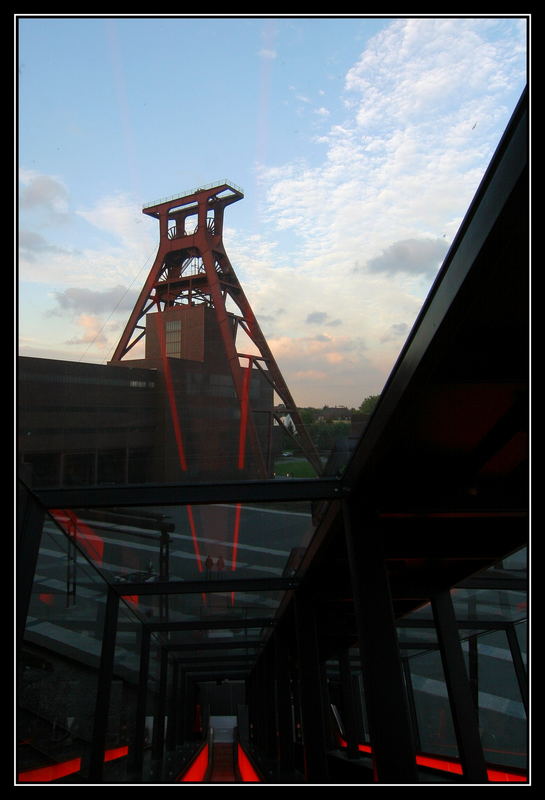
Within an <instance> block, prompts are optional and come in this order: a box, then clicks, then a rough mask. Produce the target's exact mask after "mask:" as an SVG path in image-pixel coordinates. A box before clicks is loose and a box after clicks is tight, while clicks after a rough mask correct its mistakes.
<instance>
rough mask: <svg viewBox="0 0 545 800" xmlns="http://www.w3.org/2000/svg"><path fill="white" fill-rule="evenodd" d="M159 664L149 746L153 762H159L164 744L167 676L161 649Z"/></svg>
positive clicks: (165, 661)
mask: <svg viewBox="0 0 545 800" xmlns="http://www.w3.org/2000/svg"><path fill="white" fill-rule="evenodd" d="M160 657H161V664H160V667H159V697H158V698H157V708H156V710H155V719H154V724H153V741H152V746H151V751H152V758H153V760H154V761H157V762H159V761H161V759H162V757H163V749H164V743H165V708H166V694H167V676H168V650H167V649H166V647H162V648H161V656H160Z"/></svg>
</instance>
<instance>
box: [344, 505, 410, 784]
mask: <svg viewBox="0 0 545 800" xmlns="http://www.w3.org/2000/svg"><path fill="white" fill-rule="evenodd" d="M343 513H344V523H345V538H346V548H347V554H348V562H349V569H350V578H351V583H352V596H353V603H354V612H355V617H356V627H357V633H358V639H359V652H360V658H361V673H362V678H363V685H364V691H365V704H366V712H367V719H368V723H369V731H370V737H371V746H372V748H373V773H374V780H375V782H376V783H393V784H401V783H418V775H417V771H416V767H415V759H416V746H415V740H414V731H413V728H412V720H411V716H410V707H409V700H408V697H407V692H406V687H405V682H404V675H403V667H402V663H401V655H400V651H399V645H398V641H397V634H396V627H395V620H394V613H393V607H392V597H391V592H390V586H389V581H388V575H387V572H386V565H385V561H384V554H383V551H382V549H381V542H380V538H379V536H378V534H377V530H376V528H375V527H374V526H373V520H372V518H371V517H369V516H368V515H366V514H365V512H364V510H363V509H362V508H361V506H357V507H355V506H354V505H353V504H352V503H350V502H349V501H345V503H344V506H343Z"/></svg>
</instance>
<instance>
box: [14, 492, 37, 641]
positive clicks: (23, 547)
mask: <svg viewBox="0 0 545 800" xmlns="http://www.w3.org/2000/svg"><path fill="white" fill-rule="evenodd" d="M18 493H19V498H18V499H19V504H18V514H19V517H18V520H17V552H16V577H17V640H18V642H20V641H22V639H23V636H24V632H25V625H26V618H27V614H28V608H29V605H30V598H31V595H32V586H33V583H34V575H35V572H36V564H37V563H38V554H39V551H40V542H41V540H42V531H43V524H44V509H43V508H42V507H41V506H40V504H39V503H38V502H36V498H35V497H34V496H33V494H32V492H30V491H29V490H28V489H27V487H26V486H25V485H24V484H22V483H20V485H19V486H18Z"/></svg>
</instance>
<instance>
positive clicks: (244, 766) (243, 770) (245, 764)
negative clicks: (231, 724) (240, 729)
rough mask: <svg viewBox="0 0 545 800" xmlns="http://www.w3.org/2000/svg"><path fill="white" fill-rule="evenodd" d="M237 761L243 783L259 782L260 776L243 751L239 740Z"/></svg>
mask: <svg viewBox="0 0 545 800" xmlns="http://www.w3.org/2000/svg"><path fill="white" fill-rule="evenodd" d="M237 763H238V770H239V772H240V777H241V778H242V780H243V782H244V783H261V778H260V777H259V775H258V774H257V772H256V771H255V769H254V768H253V766H252V765H251V763H250V759H249V758H248V756H247V755H246V753H245V752H244V750H243V748H242V746H241V744H240V742H239V743H238V746H237Z"/></svg>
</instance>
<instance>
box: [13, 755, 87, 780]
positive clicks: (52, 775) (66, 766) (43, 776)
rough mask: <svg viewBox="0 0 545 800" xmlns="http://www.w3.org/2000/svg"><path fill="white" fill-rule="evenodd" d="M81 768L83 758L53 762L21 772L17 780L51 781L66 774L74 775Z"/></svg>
mask: <svg viewBox="0 0 545 800" xmlns="http://www.w3.org/2000/svg"><path fill="white" fill-rule="evenodd" d="M80 769H81V758H73V759H71V761H64V762H63V763H62V764H51V765H50V766H48V767H40V768H38V769H30V770H27V771H26V772H20V773H19V775H18V776H17V780H19V781H21V782H26V783H50V782H51V781H56V780H58V779H59V778H64V777H66V775H72V774H73V773H74V772H79V771H80Z"/></svg>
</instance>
